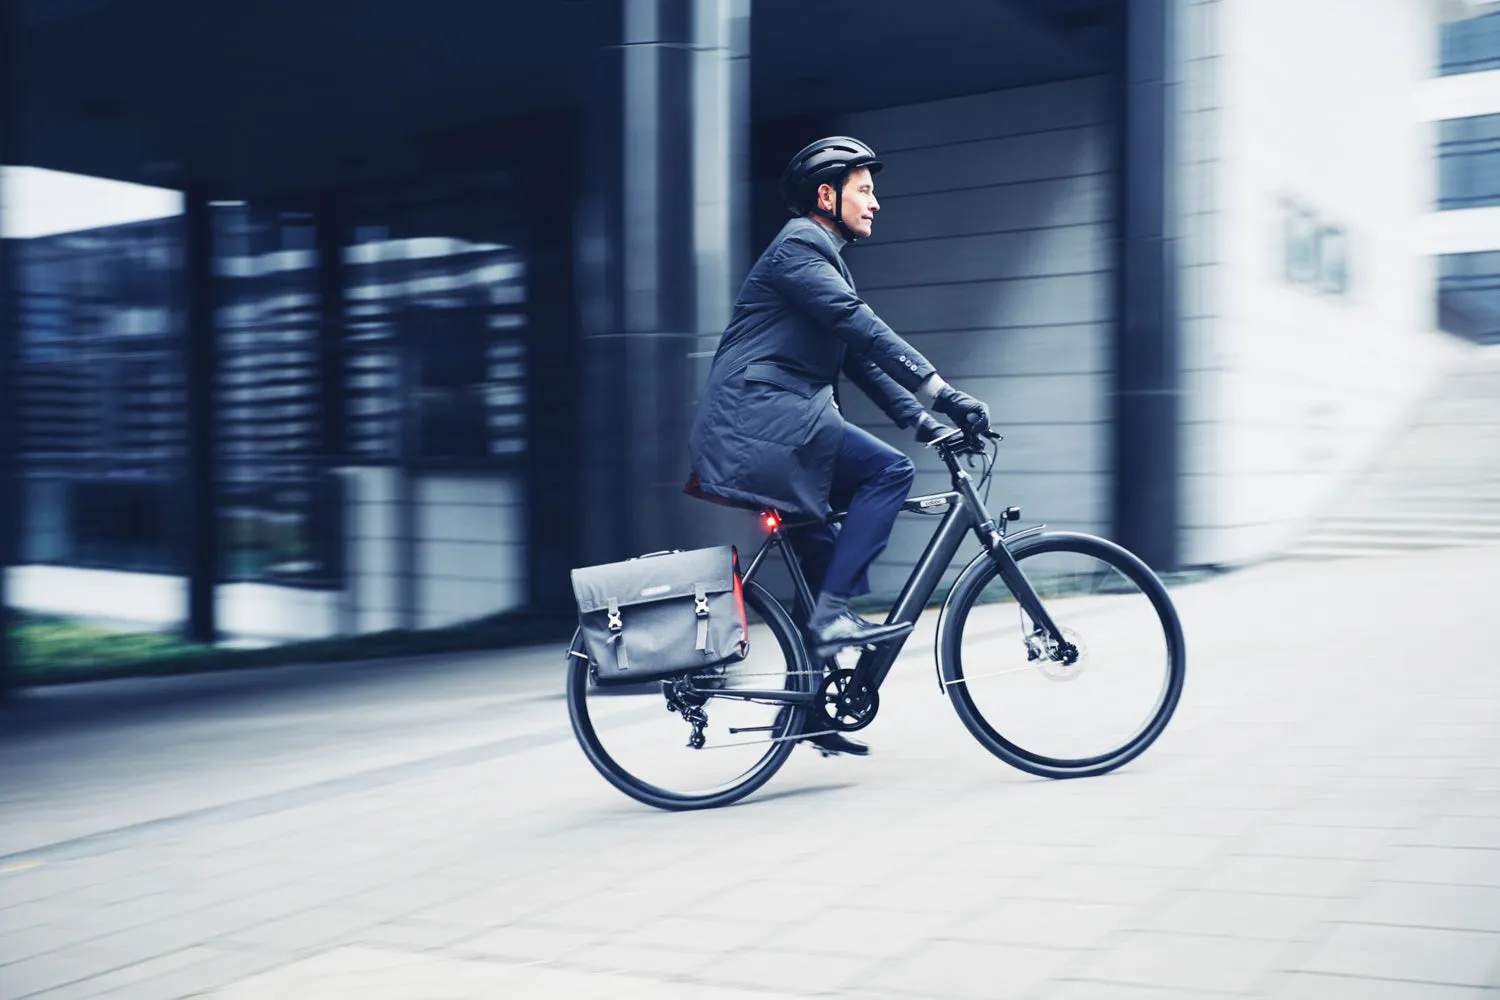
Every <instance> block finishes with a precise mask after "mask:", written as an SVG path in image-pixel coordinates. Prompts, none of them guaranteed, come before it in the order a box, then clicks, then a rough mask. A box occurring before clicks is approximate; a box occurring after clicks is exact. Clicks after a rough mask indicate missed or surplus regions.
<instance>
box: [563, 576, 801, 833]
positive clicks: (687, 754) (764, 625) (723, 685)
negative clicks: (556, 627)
mask: <svg viewBox="0 0 1500 1000" xmlns="http://www.w3.org/2000/svg"><path fill="white" fill-rule="evenodd" d="M744 594H745V614H746V618H747V619H748V621H749V625H750V652H749V655H748V656H746V658H745V659H744V660H742V661H740V662H739V663H734V664H730V665H728V666H725V667H715V668H711V669H709V670H698V671H695V672H694V673H693V676H694V677H695V678H704V677H709V676H711V677H712V679H711V680H708V679H705V680H698V681H695V687H697V688H699V689H700V691H701V694H702V696H703V697H702V699H701V703H700V704H699V705H698V706H697V707H700V708H701V709H702V711H703V712H704V713H705V714H706V715H707V716H708V724H707V726H706V728H705V729H704V731H703V735H704V737H705V743H704V745H703V746H702V748H701V749H693V748H692V747H691V746H689V745H688V740H689V737H690V735H691V733H692V728H693V727H692V725H691V724H690V723H689V722H688V721H687V720H686V719H684V717H683V715H682V712H681V710H680V707H679V708H672V707H670V706H669V705H668V700H667V696H666V693H665V691H664V688H663V684H662V682H659V681H652V682H650V683H647V684H637V685H630V686H628V687H616V686H607V687H601V686H599V685H598V684H596V683H594V681H593V679H592V677H591V676H590V668H589V663H588V660H587V659H585V658H583V657H581V656H574V655H571V654H572V653H577V652H579V651H580V650H581V646H580V642H581V640H580V639H578V638H577V637H575V638H574V640H573V643H574V644H573V647H572V649H571V650H570V655H569V657H568V664H569V665H568V714H569V716H570V717H571V719H572V723H573V733H574V735H576V736H577V737H578V743H579V745H580V746H581V747H582V748H583V752H584V753H585V755H587V756H588V759H589V761H590V762H591V763H592V764H593V765H594V767H595V768H596V769H597V770H598V771H599V773H600V774H602V775H603V776H604V777H605V778H606V779H607V780H608V781H609V783H610V784H612V785H614V786H615V787H616V788H618V789H619V790H620V791H622V792H624V793H625V794H626V795H629V796H630V797H631V798H633V799H636V800H637V801H639V802H644V803H645V804H647V805H649V806H655V807H657V808H658V809H709V808H713V807H715V806H722V805H728V804H729V803H731V802H734V801H736V800H738V799H741V798H744V797H745V796H746V795H749V794H750V793H751V792H753V791H755V790H756V789H757V788H759V787H760V786H761V785H764V784H765V783H766V782H767V781H768V780H770V778H771V776H772V775H773V774H775V773H776V771H777V770H779V769H780V767H781V765H782V764H784V763H786V759H787V757H788V755H790V754H791V752H792V748H793V747H795V746H796V739H795V737H796V735H797V734H799V733H800V732H801V731H802V724H803V719H804V717H805V716H806V712H807V709H806V708H805V707H803V706H801V705H796V706H793V705H785V704H774V703H766V702H759V701H756V702H750V701H743V700H739V699H735V698H732V697H727V696H715V694H714V692H715V691H734V690H742V691H743V690H757V691H785V692H788V693H798V692H805V693H811V692H813V691H815V690H816V688H817V682H818V680H819V678H818V677H815V676H814V674H813V671H812V669H811V668H810V667H809V664H808V661H807V654H806V652H805V651H804V649H803V646H802V641H801V638H800V637H799V635H798V633H797V629H796V626H795V625H793V624H792V620H791V618H790V617H789V616H788V615H787V613H786V611H785V609H783V608H782V606H781V605H780V604H779V603H778V602H777V601H776V599H775V598H774V597H772V596H771V594H770V593H769V592H768V591H766V590H765V588H763V587H761V586H760V585H759V584H756V583H753V582H750V583H746V584H745V586H744ZM692 700H694V701H698V700H699V699H698V698H694V699H692ZM734 730H738V731H737V732H736V731H734Z"/></svg>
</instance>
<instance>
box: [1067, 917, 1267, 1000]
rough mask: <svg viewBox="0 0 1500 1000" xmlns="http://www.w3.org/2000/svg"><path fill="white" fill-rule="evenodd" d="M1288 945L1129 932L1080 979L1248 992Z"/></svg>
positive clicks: (1099, 957) (1087, 965) (1190, 935)
mask: <svg viewBox="0 0 1500 1000" xmlns="http://www.w3.org/2000/svg"><path fill="white" fill-rule="evenodd" d="M1286 950H1287V946H1286V945H1284V944H1282V943H1280V942H1274V941H1251V940H1246V939H1230V938H1217V937H1205V936H1199V935H1193V934H1169V933H1162V932H1155V931H1133V932H1130V933H1129V934H1127V935H1125V936H1124V937H1123V938H1122V939H1120V940H1118V941H1117V942H1114V943H1112V944H1111V945H1110V946H1109V947H1108V948H1106V949H1105V950H1104V951H1103V953H1102V954H1100V955H1099V956H1098V957H1097V958H1095V959H1093V960H1091V961H1089V962H1088V963H1087V964H1086V965H1084V966H1083V967H1082V970H1081V977H1082V978H1088V979H1094V980H1102V981H1105V982H1121V983H1136V984H1139V985H1144V986H1160V987H1167V988H1171V989H1178V990H1192V991H1203V992H1221V993H1247V992H1250V990H1251V989H1252V988H1253V987H1254V986H1255V984H1256V982H1257V981H1258V980H1259V979H1260V978H1261V977H1262V976H1263V975H1264V974H1265V970H1266V969H1267V968H1275V967H1276V964H1277V962H1278V961H1279V960H1280V957H1281V956H1282V955H1283V954H1285V953H1286Z"/></svg>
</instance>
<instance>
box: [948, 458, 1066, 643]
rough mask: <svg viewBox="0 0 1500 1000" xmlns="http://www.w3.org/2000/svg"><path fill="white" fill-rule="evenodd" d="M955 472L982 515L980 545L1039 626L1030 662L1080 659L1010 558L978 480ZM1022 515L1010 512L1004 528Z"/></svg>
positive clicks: (1031, 637)
mask: <svg viewBox="0 0 1500 1000" xmlns="http://www.w3.org/2000/svg"><path fill="white" fill-rule="evenodd" d="M953 469H954V472H955V473H956V474H955V476H954V479H955V481H956V484H957V486H958V490H959V492H960V493H961V494H962V495H963V498H964V501H965V502H966V503H968V504H970V505H971V507H972V509H973V510H975V511H976V512H978V514H979V518H978V523H977V524H976V525H975V526H974V534H975V535H976V536H978V538H979V544H980V545H982V546H984V549H985V551H986V552H988V553H989V556H990V558H991V559H992V560H994V562H995V569H996V570H997V571H998V572H999V573H1000V579H1001V580H1003V581H1005V585H1006V586H1007V587H1009V588H1010V592H1011V593H1012V594H1015V595H1016V600H1017V601H1018V602H1020V605H1021V608H1022V610H1024V611H1025V612H1026V613H1027V614H1028V615H1030V616H1031V621H1032V624H1033V625H1035V626H1037V628H1036V630H1035V631H1034V632H1033V633H1032V634H1031V635H1029V636H1027V637H1026V648H1027V651H1028V653H1029V654H1030V658H1031V659H1037V658H1038V657H1039V656H1041V655H1048V656H1051V657H1055V658H1057V659H1060V660H1062V661H1063V662H1066V663H1072V662H1073V660H1074V659H1076V658H1077V655H1078V654H1077V650H1075V649H1074V648H1073V645H1072V644H1071V643H1069V642H1068V641H1067V640H1066V639H1064V638H1063V634H1062V629H1060V628H1058V627H1057V623H1056V622H1054V621H1053V620H1052V616H1051V615H1050V614H1048V613H1047V609H1046V608H1045V607H1043V606H1042V598H1041V595H1039V594H1038V593H1037V592H1036V588H1035V587H1033V586H1032V585H1031V581H1030V580H1028V579H1026V574H1024V573H1022V572H1021V566H1020V564H1019V563H1017V562H1016V557H1015V556H1013V555H1011V554H1010V549H1009V548H1008V547H1006V544H1005V529H1004V527H1003V526H1000V525H997V524H996V522H995V519H994V518H993V517H991V516H990V513H989V511H988V510H986V509H985V506H984V503H983V502H982V501H981V500H980V499H979V493H978V491H977V490H975V489H974V480H973V479H972V478H970V476H969V474H968V472H966V471H965V470H964V469H962V468H961V467H959V466H958V465H956V464H955V465H954V466H953ZM1020 515H1021V512H1020V510H1019V509H1018V508H1014V507H1010V508H1007V509H1006V511H1005V514H1004V520H1003V521H1002V522H1001V525H1003V524H1004V523H1005V522H1008V521H1013V520H1015V519H1016V518H1018V517H1020ZM1027 530H1028V531H1030V530H1032V529H1027ZM1037 640H1042V641H1043V642H1044V643H1047V644H1050V648H1049V649H1046V650H1042V649H1039V648H1038V644H1037Z"/></svg>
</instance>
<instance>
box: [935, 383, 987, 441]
mask: <svg viewBox="0 0 1500 1000" xmlns="http://www.w3.org/2000/svg"><path fill="white" fill-rule="evenodd" d="M932 408H933V409H934V410H936V411H938V412H939V413H941V414H943V415H944V416H948V417H952V418H953V422H954V423H956V424H958V426H960V427H962V428H963V429H964V430H966V431H970V432H972V433H975V434H982V433H983V432H985V431H987V430H989V429H990V408H989V407H988V406H985V405H984V404H983V403H981V402H980V401H979V400H977V399H975V398H974V397H973V396H971V395H969V394H968V393H966V392H959V391H958V390H957V389H955V388H953V386H951V385H945V386H943V388H942V389H940V390H939V391H938V394H937V398H936V399H934V400H933V401H932Z"/></svg>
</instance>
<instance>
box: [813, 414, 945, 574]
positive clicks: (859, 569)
mask: <svg viewBox="0 0 1500 1000" xmlns="http://www.w3.org/2000/svg"><path fill="white" fill-rule="evenodd" d="M915 478H916V470H915V469H914V468H913V467H912V464H911V459H909V458H907V457H906V456H905V455H903V454H901V452H899V451H897V450H896V449H895V448H892V447H891V446H890V445H888V444H886V443H885V442H884V441H882V440H880V439H879V438H877V437H876V436H875V435H873V434H871V433H869V432H868V431H863V430H860V429H859V428H858V427H855V426H854V425H853V424H847V423H846V424H845V425H844V440H843V444H842V445H841V446H840V448H839V454H838V464H837V466H836V467H835V469H834V473H833V488H832V489H831V490H830V491H829V497H828V502H829V504H830V505H831V506H832V507H833V509H834V510H843V509H845V508H847V509H848V511H849V516H848V517H846V518H845V519H844V522H843V524H841V525H839V524H810V525H802V526H800V527H797V528H792V529H788V531H787V537H788V540H789V541H791V543H792V550H793V551H794V552H796V553H797V561H798V562H800V563H801V564H802V572H803V573H804V574H805V575H806V576H807V585H808V586H809V587H811V588H812V592H813V596H814V597H817V596H818V595H819V594H821V593H823V592H825V591H826V592H828V593H829V594H830V595H832V596H835V597H854V596H857V595H859V594H868V593H869V592H870V581H869V569H870V564H871V563H872V562H874V561H875V557H876V556H878V555H880V553H882V552H884V551H885V547H886V544H887V543H888V542H890V540H891V528H892V527H893V526H894V525H895V523H896V515H897V514H898V513H900V511H901V504H902V503H903V502H905V500H906V496H907V494H908V493H909V492H910V491H911V484H912V480H913V479H915Z"/></svg>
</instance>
